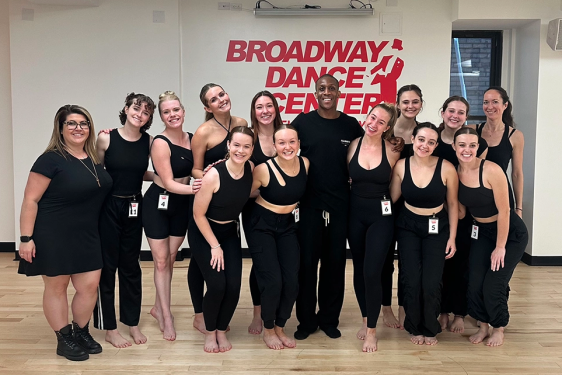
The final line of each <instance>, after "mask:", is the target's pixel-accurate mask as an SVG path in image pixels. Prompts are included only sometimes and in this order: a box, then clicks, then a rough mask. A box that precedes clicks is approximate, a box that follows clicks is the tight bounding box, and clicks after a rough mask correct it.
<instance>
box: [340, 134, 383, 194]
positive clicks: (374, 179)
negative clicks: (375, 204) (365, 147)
mask: <svg viewBox="0 0 562 375" xmlns="http://www.w3.org/2000/svg"><path fill="white" fill-rule="evenodd" d="M381 141H382V157H381V162H380V164H379V165H378V166H377V167H375V168H373V169H365V168H363V167H362V166H361V165H359V152H360V151H361V144H362V143H363V138H361V139H359V143H358V144H357V149H356V150H355V153H354V154H353V157H352V158H351V160H350V161H349V177H351V194H355V195H357V196H359V197H362V198H381V197H383V196H385V195H387V196H389V185H390V177H391V173H392V168H391V167H390V163H389V162H388V159H387V157H386V145H385V141H384V139H382V140H381Z"/></svg>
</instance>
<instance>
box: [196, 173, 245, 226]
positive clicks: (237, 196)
mask: <svg viewBox="0 0 562 375" xmlns="http://www.w3.org/2000/svg"><path fill="white" fill-rule="evenodd" d="M214 168H215V169H216V170H217V172H219V179H220V187H219V190H218V191H217V192H216V193H214V194H213V197H212V198H211V202H209V207H208V208H207V214H206V216H207V217H208V218H209V219H213V220H217V221H229V220H236V219H238V216H239V215H240V212H242V208H243V207H244V204H246V201H247V200H248V198H249V197H250V193H251V190H252V181H253V177H252V167H251V166H250V162H246V163H245V164H244V174H243V175H242V177H240V178H239V179H238V180H235V179H234V178H232V176H231V175H230V173H228V170H227V169H226V162H224V163H220V164H218V165H215V166H214Z"/></svg>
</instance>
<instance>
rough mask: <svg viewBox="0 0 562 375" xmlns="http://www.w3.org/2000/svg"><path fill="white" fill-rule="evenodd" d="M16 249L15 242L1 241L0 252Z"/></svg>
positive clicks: (10, 251) (9, 251)
mask: <svg viewBox="0 0 562 375" xmlns="http://www.w3.org/2000/svg"><path fill="white" fill-rule="evenodd" d="M15 251H16V243H15V242H0V253H13V252H15Z"/></svg>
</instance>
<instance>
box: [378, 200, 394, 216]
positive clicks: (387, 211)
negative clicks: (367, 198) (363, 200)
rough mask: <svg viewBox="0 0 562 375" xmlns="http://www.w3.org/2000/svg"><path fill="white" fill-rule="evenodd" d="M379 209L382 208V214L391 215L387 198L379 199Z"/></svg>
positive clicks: (390, 207)
mask: <svg viewBox="0 0 562 375" xmlns="http://www.w3.org/2000/svg"><path fill="white" fill-rule="evenodd" d="M381 210H382V216H390V215H392V206H391V205H390V200H388V199H382V200H381Z"/></svg>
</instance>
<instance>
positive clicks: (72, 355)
mask: <svg viewBox="0 0 562 375" xmlns="http://www.w3.org/2000/svg"><path fill="white" fill-rule="evenodd" d="M55 334H56V335H57V340H58V344H57V354H58V355H61V356H63V357H65V358H66V359H68V360H71V361H85V360H86V359H88V358H90V356H89V354H88V353H86V351H85V350H84V349H83V348H82V347H81V346H80V345H78V344H76V342H75V341H74V337H73V336H72V326H71V325H70V324H69V325H67V326H66V327H63V328H61V330H60V331H55Z"/></svg>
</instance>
